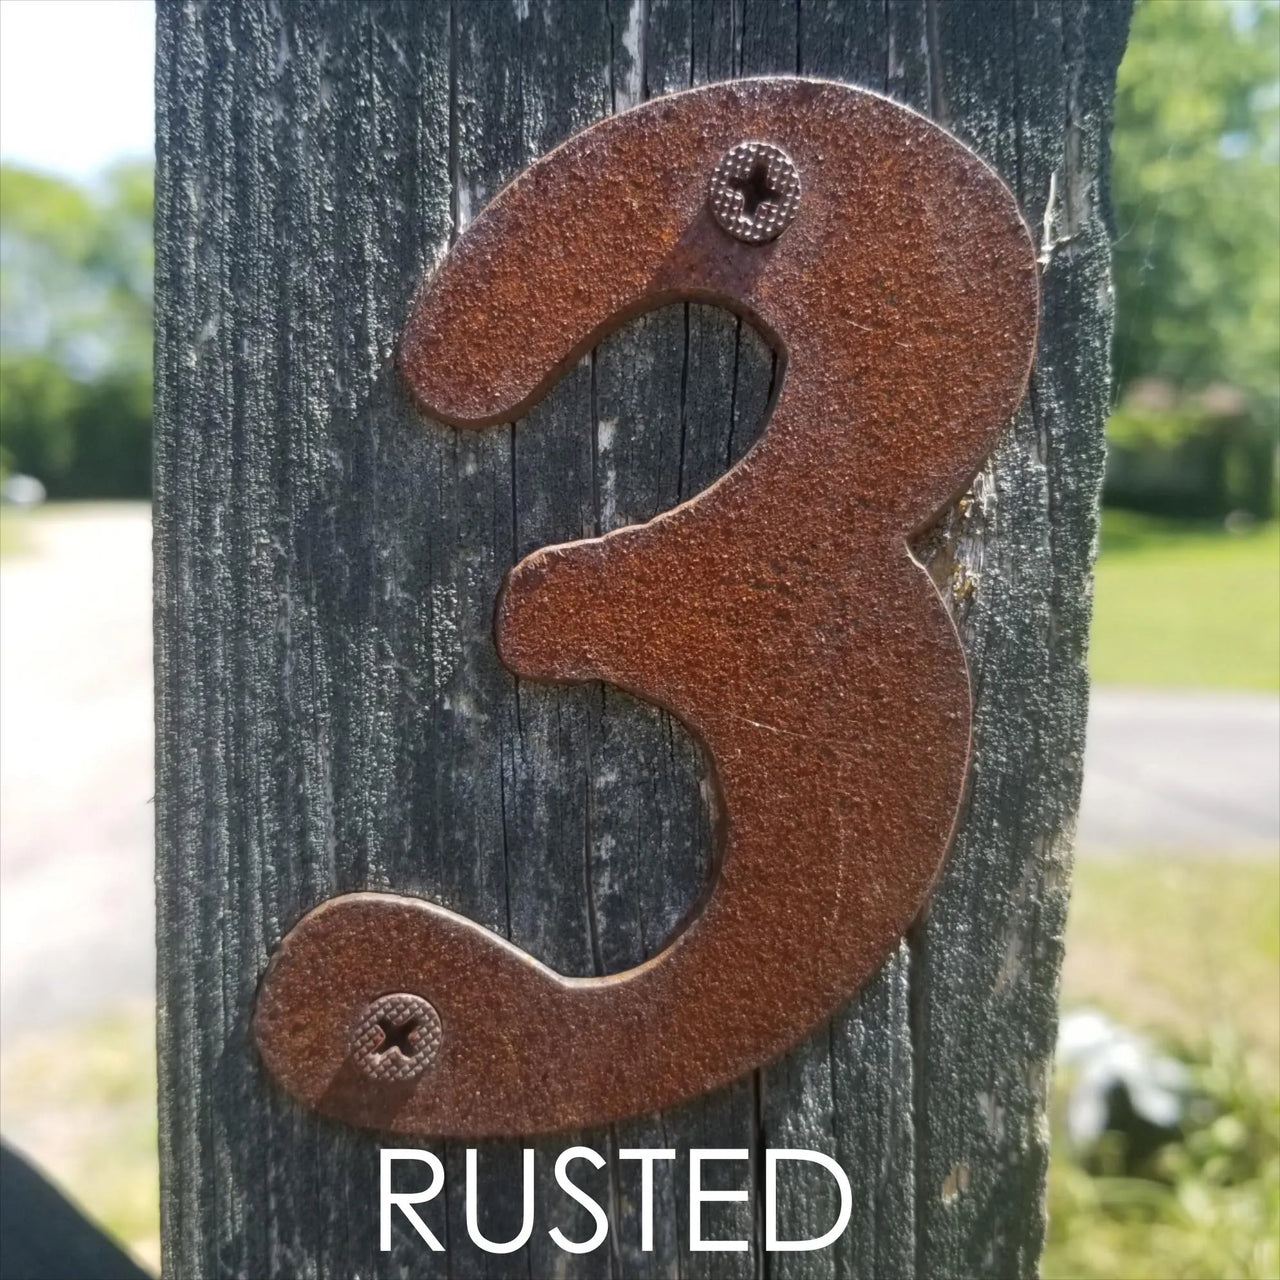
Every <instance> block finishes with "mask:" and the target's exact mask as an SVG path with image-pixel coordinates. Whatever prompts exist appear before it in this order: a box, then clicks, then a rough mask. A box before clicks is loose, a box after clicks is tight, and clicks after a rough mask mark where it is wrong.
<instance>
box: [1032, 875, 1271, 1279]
mask: <svg viewBox="0 0 1280 1280" xmlns="http://www.w3.org/2000/svg"><path fill="white" fill-rule="evenodd" d="M1062 1004H1063V1008H1064V1009H1071V1008H1078V1007H1080V1006H1083V1005H1088V1006H1091V1007H1094V1008H1099V1009H1102V1010H1103V1011H1104V1012H1106V1013H1108V1014H1110V1015H1111V1016H1112V1017H1113V1018H1114V1019H1116V1020H1117V1021H1118V1022H1120V1023H1122V1024H1123V1025H1125V1026H1127V1027H1130V1028H1133V1029H1136V1030H1138V1031H1141V1032H1143V1033H1145V1034H1146V1035H1148V1036H1149V1037H1150V1038H1151V1039H1152V1040H1153V1041H1154V1042H1155V1043H1157V1044H1160V1045H1163V1046H1165V1047H1166V1048H1167V1049H1168V1050H1170V1051H1172V1052H1174V1053H1176V1054H1177V1055H1178V1056H1179V1057H1181V1058H1183V1059H1184V1060H1186V1061H1188V1062H1189V1063H1190V1064H1191V1066H1192V1069H1193V1072H1194V1073H1195V1075H1196V1078H1197V1084H1198V1086H1199V1087H1200V1088H1201V1089H1202V1090H1203V1092H1204V1094H1205V1095H1206V1096H1207V1097H1208V1098H1210V1099H1211V1100H1212V1110H1211V1112H1210V1114H1208V1115H1206V1116H1205V1117H1203V1118H1202V1119H1201V1120H1200V1121H1199V1122H1198V1127H1194V1128H1193V1130H1192V1132H1190V1133H1189V1134H1188V1135H1187V1136H1186V1137H1185V1138H1184V1139H1183V1140H1182V1141H1180V1142H1176V1143H1173V1144H1170V1145H1169V1146H1168V1147H1166V1148H1164V1149H1162V1151H1161V1152H1160V1153H1159V1158H1158V1160H1156V1161H1155V1162H1154V1163H1153V1166H1152V1167H1151V1168H1150V1169H1147V1170H1144V1172H1143V1176H1132V1174H1130V1175H1128V1176H1117V1172H1116V1171H1114V1170H1113V1171H1110V1172H1109V1173H1108V1175H1107V1176H1099V1174H1098V1171H1097V1170H1094V1171H1086V1169H1084V1168H1083V1167H1082V1166H1081V1164H1080V1163H1079V1162H1078V1160H1077V1159H1076V1158H1075V1154H1074V1153H1072V1152H1071V1151H1069V1150H1068V1147H1067V1144H1066V1141H1065V1138H1064V1136H1063V1128H1062V1125H1061V1123H1060V1120H1061V1113H1062V1106H1063V1100H1064V1092H1065V1087H1066V1085H1067V1083H1068V1082H1067V1081H1065V1080H1063V1079H1062V1078H1061V1077H1060V1078H1059V1081H1058V1089H1057V1096H1056V1098H1055V1106H1054V1111H1055V1116H1054V1119H1055V1124H1054V1130H1053V1132H1054V1145H1053V1157H1052V1160H1051V1163H1050V1169H1049V1240H1048V1245H1047V1248H1046V1251H1045V1258H1044V1275H1045V1277H1046V1280H1067V1278H1068V1277H1071V1278H1072V1280H1181V1278H1183V1277H1185V1278H1186V1280H1192V1278H1194V1280H1272V1278H1273V1277H1275V1276H1276V1275H1277V1274H1280V861H1278V860H1277V859H1275V858H1271V859H1265V860H1259V861H1243V860H1237V859H1231V858H1224V857H1216V856H1209V855H1206V856H1202V857H1187V858H1179V859H1170V858H1156V857H1151V858H1143V857H1132V858H1125V859H1119V858H1117V859H1114V860H1107V861H1092V860H1084V861H1081V862H1079V863H1077V865H1076V879H1075V887H1074V890H1073V896H1072V904H1071V916H1070V920H1069V922H1068V926H1067V953H1066V963H1065V966H1064V969H1063V978H1062Z"/></svg>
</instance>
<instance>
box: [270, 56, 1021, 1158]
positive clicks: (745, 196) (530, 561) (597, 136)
mask: <svg viewBox="0 0 1280 1280" xmlns="http://www.w3.org/2000/svg"><path fill="white" fill-rule="evenodd" d="M678 299H698V300H702V301H710V302H714V303H718V304H720V305H722V306H724V307H727V308H729V309H731V310H732V311H735V312H737V313H738V314H740V315H741V316H743V317H745V318H746V319H748V320H749V321H750V322H751V323H752V324H753V325H754V326H756V328H757V329H758V330H759V331H760V332H761V333H762V334H763V335H764V337H765V338H766V340H767V341H768V342H769V343H770V344H771V345H772V346H773V347H774V349H775V351H776V352H777V353H778V356H779V358H780V360H781V362H782V364H783V367H784V369H785V373H784V376H783V379H782V383H781V390H780V392H779V393H778V395H777V397H776V401H775V403H774V406H773V412H772V416H771V418H770V420H769V423H768V426H767V428H766V430H765V432H764V434H763V435H762V437H761V438H760V440H759V441H758V443H757V444H756V445H755V447H754V448H753V449H752V450H751V452H750V453H749V454H748V455H747V456H746V457H745V458H744V459H743V460H742V461H741V462H739V463H738V465H737V466H735V467H734V468H733V469H732V470H731V471H730V472H729V473H728V474H727V475H725V476H724V477H723V478H722V479H720V480H719V481H718V482H717V483H715V484H714V485H712V486H711V487H710V488H709V489H707V490H705V491H704V492H703V493H701V494H699V495H698V496H697V497H696V498H694V499H692V500H691V501H689V502H685V503H683V504H682V505H680V506H678V507H676V508H674V509H673V510H670V511H666V512H664V513H662V514H661V515H659V516H658V517H656V518H655V519H653V520H651V521H649V522H648V523H647V524H643V525H638V526H633V527H630V528H625V529H620V530H618V531H616V532H614V533H610V534H608V535H606V536H604V537H601V538H593V539H590V540H587V541H581V542H572V543H567V544H564V545H560V546H552V547H545V548H543V549H541V550H539V551H536V552H534V553H533V554H532V555H530V556H528V557H526V558H525V559H524V560H522V561H521V562H520V563H519V564H517V565H516V566H515V567H514V568H513V569H512V570H511V571H510V573H509V574H508V576H507V579H506V581H505V583H504V585H503V587H502V591H501V594H500V596H499V598H498V602H497V613H496V621H495V629H494V630H495V639H496V643H497V647H498V652H499V654H500V656H501V658H502V661H503V662H504V663H505V664H506V665H507V666H508V667H509V668H510V669H511V670H512V671H514V672H515V673H517V674H518V675H519V676H521V677H527V678H531V679H540V680H556V681H586V680H604V681H607V682H608V683H609V684H612V685H616V686H617V687H619V688H621V689H625V690H627V691H628V692H630V693H632V694H634V695H636V696H637V697H640V698H643V699H645V700H647V701H649V702H651V703H655V704H657V705H658V706H660V707H664V708H666V709H667V710H668V711H670V712H671V713H672V714H674V715H676V716H678V717H679V719H680V720H681V721H682V722H683V723H684V725H686V726H687V727H688V729H689V730H690V732H691V733H693V734H694V735H695V736H696V737H697V738H698V739H699V740H700V741H701V743H702V744H703V745H704V747H705V749H706V751H707V754H708V757H709V759H710V761H711V764H712V772H713V774H714V778H715V783H716V786H717V788H718V793H719V800H720V804H719V812H720V824H719V828H718V831H717V849H718V860H717V862H716V866H715V870H714V875H713V881H712V884H711V886H710V888H709V890H708V892H707V893H706V894H705V896H704V898H703V900H702V902H701V904H700V907H699V909H698V910H697V911H696V912H695V914H694V915H693V916H692V917H691V918H690V920H689V921H688V922H687V924H686V926H685V927H684V928H683V930H682V931H681V932H680V933H679V934H678V935H677V936H676V937H675V938H674V939H673V940H672V941H671V942H670V943H669V944H668V945H667V946H666V948H665V949H664V950H663V951H662V952H661V953H659V954H658V955H656V956H654V957H653V958H652V959H651V960H649V961H647V962H646V963H644V964H642V965H639V966H638V967H636V968H633V969H629V970H627V971H626V972H623V973H617V974H613V975H609V976H606V977H597V978H572V977H564V976H562V975H560V974H558V973H555V972H554V971H552V970H551V969H549V968H547V967H546V966H545V965H543V964H541V963H539V962H538V961H537V960H535V959H534V958H533V957H531V956H530V955H528V954H527V953H525V952H524V951H521V950H519V949H518V948H517V947H515V946H513V945H511V944H510V943H508V942H506V941H505V940H503V939H502V938H500V937H499V936H497V935H496V934H494V933H492V932H490V931H489V930H487V929H485V928H482V927H481V926H480V925H478V924H476V923H475V922H474V921H472V920H469V919H467V918H465V917H463V916H461V915H458V914H456V913H455V912H452V911H448V910H446V909H445V908H443V907H441V906H438V905H436V904H434V903H432V902H428V901H425V900H421V899H416V898H410V897H403V896H396V895H392V894H386V893H353V894H346V895H343V896H341V897H337V898H333V899H331V900H330V901H328V902H325V903H324V904H322V905H321V906H319V907H317V908H316V909H315V910H314V911H312V912H311V913H310V914H308V915H307V916H305V917H304V918H303V919H302V920H301V921H300V922H299V923H298V924H297V925H296V926H295V927H294V928H293V930H292V931H291V932H290V933H289V934H288V935H287V936H286V937H285V938H284V940H283V941H282V942H281V944H280V946H279V948H278V949H277V951H276V953H275V955H274V956H273V958H272V960H271V964H270V967H269V969H268V971H267V973H266V975H265V977H264V979H263V982H262V986H261V990H260V992H259V995H258V1002H257V1008H256V1012H255V1017H254V1032H255V1035H256V1038H257V1043H258V1045H259V1047H260V1049H261V1052H262V1055H263V1058H264V1059H265V1061H266V1064H267V1066H268V1068H269V1069H270V1071H271V1073H272V1074H273V1075H274V1076H275V1077H276V1079H277V1080H278V1081H279V1082H280V1083H281V1084H282V1085H283V1086H284V1087H285V1088H286V1089H288V1090H289V1091H290V1092H291V1093H292V1094H294V1095H295V1096H297V1097H298V1098H300V1099H301V1100H303V1101H304V1102H305V1103H307V1104H309V1105H311V1106H313V1107H315V1108H318V1109H319V1110H320V1111H323V1112H325V1113H326V1114H328V1115H330V1116H334V1117H336V1118H338V1119H340V1120H345V1121H348V1122H351V1123H353V1124H361V1125H369V1126H373V1127H376V1128H379V1129H384V1130H395V1131H399V1132H406V1133H414V1134H434V1135H440V1136H452V1137H465V1138H478V1137H482V1136H489V1135H501V1134H531V1133H536V1132H546V1131H552V1130H558V1129H566V1128H576V1127H584V1126H589V1125H597V1124H602V1123H605V1122H608V1121H612V1120H615V1119H618V1118H621V1117H624V1116H628V1115H633V1114H636V1113H641V1112H651V1111H657V1110H659V1109H661V1108H664V1107H668V1106H671V1105H672V1104H674V1103H678V1102H681V1101H682V1100H685V1099H688V1098H690V1097H693V1096H694V1095H697V1094H700V1093H702V1092H704V1091H705V1090H708V1089H710V1088H712V1087H714V1086H717V1085H720V1084H723V1083H726V1082H728V1081H730V1080H732V1079H734V1078H735V1077H737V1076H739V1075H741V1074H743V1073H744V1072H746V1071H749V1070H750V1069H752V1068H754V1067H757V1066H759V1065H761V1064H762V1063H765V1062H767V1061H769V1060H770V1059H772V1058H775V1057H777V1056H778V1055H779V1054H781V1053H782V1052H783V1051H785V1050H786V1049H788V1048H789V1047H790V1046H792V1045H794V1044H795V1043H796V1042H797V1041H798V1040H800V1039H801V1038H802V1037H803V1036H804V1035H805V1034H806V1033H807V1032H808V1031H810V1030H811V1029H812V1028H813V1027H815V1026H816V1025H817V1024H819V1023H821V1022H822V1021H823V1020H824V1019H826V1018H828V1017H830V1016H831V1015H832V1013H834V1012H835V1011H836V1009H837V1008H838V1007H839V1006H840V1005H841V1003H842V1002H844V1001H845V1000H847V999H848V997H849V996H850V995H851V994H853V993H854V992H855V991H856V990H857V989H858V988H859V987H860V986H861V985H862V984H863V983H864V982H865V981H866V980H867V979H868V977H870V976H871V975H872V974H873V973H874V972H875V971H876V969H877V968H878V967H879V966H880V965H881V964H882V963H883V961H884V960H885V958H886V956H887V955H888V954H889V953H890V952H891V950H892V949H893V947H894V946H895V944H896V942H897V940H898V939H899V938H900V937H901V935H902V934H903V932H904V931H905V930H906V928H907V927H908V925H909V924H910V923H911V921H912V919H913V918H914V917H915V916H916V914H917V913H918V911H919V910H920V907H921V904H922V902H923V901H924V898H925V895H926V894H927V892H928V890H929V888H930V885H931V884H932V882H933V880H934V878H935V876H936V875H937V873H938V871H939V868H940V866H941V864H942V860H943V858H944V856H945V853H946V850H947V847H948V844H949V841H950V838H951V832H952V828H953V826H954V824H955V820H956V813H957V808H958V805H959V802H960V798H961V792H962V789H963V786H964V781H965V774H966V769H967V767H968V755H969V737H970V695H969V681H968V675H967V671H966V667H965V661H964V655H963V652H962V650H961V647H960V643H959V639H958V637H957V634H956V632H955V629H954V627H953V625H952V623H951V621H950V619H949V617H948V614H947V612H946V610H945V608H944V606H943V604H942V602H941V600H940V599H939V597H938V595H937V592H936V591H935V589H934V587H933V586H932V584H931V582H930V580H929V578H928V577H927V575H926V574H925V572H924V570H923V569H922V568H921V567H920V565H919V564H917V563H916V562H915V560H913V558H912V556H911V554H910V552H909V550H908V546H907V540H908V539H909V538H910V536H911V535H912V534H913V533H915V532H916V531H917V530H919V529H920V528H921V527H922V526H924V525H925V524H926V523H927V522H928V521H929V520H930V519H931V518H932V517H934V516H935V515H936V514H937V513H938V512H939V511H940V510H941V509H942V508H943V507H944V506H945V505H946V504H948V503H949V502H950V501H952V500H953V499H954V498H955V497H956V496H957V495H958V494H959V493H961V492H962V491H963V489H964V488H965V486H966V485H967V484H968V483H969V481H970V480H971V479H972V477H973V475H974V473H975V472H976V470H977V469H978V467H979V466H980V465H981V463H982V461H983V459H984V458H985V457H986V456H987V454H988V453H989V452H990V450H991V449H992V447H993V445H994V443H995V440H996V438H997V436H998V435H999V433H1000V431H1001V429H1002V428H1003V426H1004V425H1005V424H1006V423H1007V422H1008V420H1009V418H1010V417H1011V415H1012V414H1013V412H1014V410H1015V408H1016V407H1017V405H1018V402H1019V400H1020V399H1021V397H1022V394H1023V390H1024V388H1025V386H1026V382H1027V377H1028V371H1029V368H1030V363H1031V358H1032V353H1033V349H1034V344H1035V331H1036V314H1037V305H1038V291H1037V279H1036V264H1035V259H1034V251H1033V248H1032V243H1031V239H1030V236H1029V234H1028V232H1027V228H1026V226H1025V224H1024V223H1023V221H1022V218H1021V216H1020V214H1019V211H1018V208H1017V205H1016V203H1015V201H1014V198H1013V196H1012V195H1011V194H1010V193H1009V191H1008V190H1007V189H1006V188H1005V187H1004V185H1003V184H1002V183H1001V182H1000V180H999V179H998V178H997V177H996V176H995V174H994V173H992V171H991V170H990V169H989V168H987V166H986V165H985V164H983V163H982V161H980V160H979V159H978V158H977V157H976V156H975V155H974V154H973V153H972V152H970V151H968V150H967V149H966V148H965V147H963V146H962V145H961V144H960V143H958V142H957V141H956V140H955V139H953V138H951V137H950V136H949V135H947V134H946V133H944V132H943V131H942V130H941V129H939V128H937V127H936V126H934V125H933V124H931V123H930V122H929V121H928V120H926V119H924V118H923V117H921V116H919V115H917V114H915V113H914V112H912V111H909V110H907V109H906V108H904V107H901V106H898V105H896V104H894V103H892V102H889V101H887V100H886V99H884V98H881V97H878V96H876V95H874V94H871V93H867V92H863V91H861V90H857V89H853V88H849V87H846V86H843V85H837V84H832V83H826V82H821V81H812V80H801V79H759V80H743V81H737V82H733V83H727V84H717V85H712V86H710V87H708V88H703V89H695V90H691V91H689V92H686V93H680V94H674V95H672V96H670V97H665V98H661V99H658V100H656V101H653V102H650V103H647V104H645V105H643V106H640V107H637V108H636V109H634V110H632V111H628V112H626V113H625V114H622V115H619V116H616V117H613V118H610V119H607V120H604V121H602V122H601V123H599V124H596V125H594V126H593V127H591V128H589V129H586V130H584V131H583V132H582V133H579V134H578V135H576V136H575V137H573V138H572V139H570V140H569V141H568V142H567V143H565V144H564V145H563V146H561V147H560V148H559V149H557V150H556V151H554V152H552V153H551V154H550V155H548V156H546V157H545V158H543V159H542V160H540V161H538V162H537V163H536V164H534V165H533V166H532V167H530V168H529V169H528V170H527V171H526V172H525V173H523V174H522V175H521V176H520V177H519V178H518V179H517V180H516V181H515V182H513V183H512V184H511V185H510V186H508V187H507V188H506V189H505V190H504V191H503V192H502V193H501V194H500V195H499V196H498V197H497V198H496V199H495V200H494V201H493V202H492V203H491V204H490V205H489V206H488V208H487V209H485V211H484V212H483V213H482V214H481V216H480V217H479V218H477V219H476V221H475V222H474V223H473V224H472V225H471V226H470V227H469V228H468V229H467V231H466V232H465V234H464V235H463V236H462V237H461V238H460V239H459V240H458V242H457V244H456V245H455V246H454V247H453V249H452V251H451V252H450V253H449V255H448V257H447V258H446V259H445V260H444V262H443V264H442V265H441V266H440V268H439V269H438V271H437V272H436V274H435V276H434V277H433V278H432V279H431V280H430V281H429V283H428V284H427V285H426V287H425V288H424V289H423V291H422V292H421V294H420V296H419V298H418V300H417V303H416V305H415V308H414V311H413V314H412V317H411V319H410V321H409V324H408V327H407V330H406V332H405V335H404V339H403V343H402V347H401V353H400V364H401V370H402V373H403V376H404V378H405V379H406V381H407V383H408V385H409V387H410V388H411V389H412V391H413V394H414V396H415V398H416V400H417V402H418V403H419V405H420V406H421V408H422V410H423V412H424V413H425V414H428V415H430V417H432V418H433V419H436V420H437V421H440V422H443V423H447V424H451V425H452V426H454V427H464V428H483V427H486V426H488V425H490V424H494V423H499V422H509V421H511V420H512V419H514V418H516V417H518V416H520V415H521V414H523V413H524V412H525V410H526V409H527V408H528V407H529V406H530V405H531V404H532V403H533V402H534V401H536V400H538V399H539V398H540V397H541V396H543V395H544V394H545V393H546V391H547V390H548V388H549V387H550V386H551V385H552V383H553V382H555V380H556V379H557V377H558V376H559V375H560V373H561V372H562V371H563V370H564V369H565V368H566V367H567V366H568V365H569V364H570V363H571V362H573V361H574V360H575V359H576V358H577V357H578V356H579V355H580V354H581V353H583V352H584V351H586V350H588V349H590V348H591V347H592V346H593V345H594V344H595V343H597V342H598V341H599V340H600V339H601V337H602V336H604V335H605V334H606V333H608V332H609V331H610V330H612V329H614V328H616V327H617V326H619V325H620V324H622V323H623V322H624V321H626V320H627V319H629V318H631V317H633V316H635V315H637V314H639V313H641V312H644V311H647V310H650V309H652V308H654V307H657V306H659V305H662V304H664V303H667V302H671V301H674V300H678Z"/></svg>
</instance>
